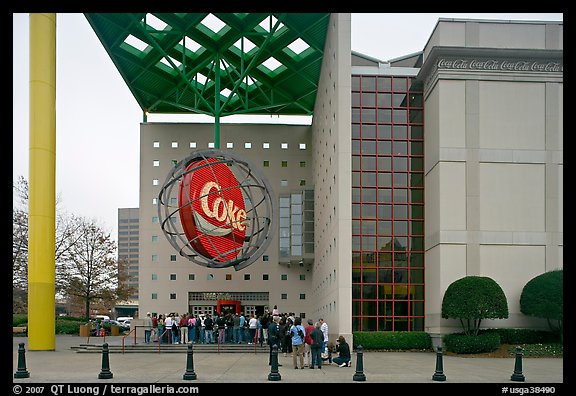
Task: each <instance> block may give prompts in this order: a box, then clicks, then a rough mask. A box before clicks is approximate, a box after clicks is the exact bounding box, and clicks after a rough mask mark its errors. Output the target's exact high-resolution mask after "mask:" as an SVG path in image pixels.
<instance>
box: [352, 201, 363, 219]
mask: <svg viewBox="0 0 576 396" xmlns="http://www.w3.org/2000/svg"><path fill="white" fill-rule="evenodd" d="M352 217H356V218H359V217H361V216H360V204H352Z"/></svg>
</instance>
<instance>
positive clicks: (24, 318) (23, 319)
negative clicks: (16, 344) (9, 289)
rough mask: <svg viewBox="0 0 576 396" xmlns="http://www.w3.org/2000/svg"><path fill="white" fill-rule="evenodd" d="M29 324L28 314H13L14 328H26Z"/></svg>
mask: <svg viewBox="0 0 576 396" xmlns="http://www.w3.org/2000/svg"><path fill="white" fill-rule="evenodd" d="M27 324H28V315H26V314H13V315H12V327H19V326H26V325H27Z"/></svg>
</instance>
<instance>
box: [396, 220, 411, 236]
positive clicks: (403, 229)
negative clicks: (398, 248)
mask: <svg viewBox="0 0 576 396" xmlns="http://www.w3.org/2000/svg"><path fill="white" fill-rule="evenodd" d="M408 223H409V222H408V221H395V222H394V234H395V235H407V234H408Z"/></svg>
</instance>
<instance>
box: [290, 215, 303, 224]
mask: <svg viewBox="0 0 576 396" xmlns="http://www.w3.org/2000/svg"><path fill="white" fill-rule="evenodd" d="M290 223H291V224H302V215H297V214H293V215H292V217H291V218H290Z"/></svg>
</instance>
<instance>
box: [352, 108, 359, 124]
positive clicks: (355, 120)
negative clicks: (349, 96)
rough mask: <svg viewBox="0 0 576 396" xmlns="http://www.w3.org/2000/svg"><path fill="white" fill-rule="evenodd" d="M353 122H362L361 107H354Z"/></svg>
mask: <svg viewBox="0 0 576 396" xmlns="http://www.w3.org/2000/svg"><path fill="white" fill-rule="evenodd" d="M352 122H360V108H358V107H353V108H352Z"/></svg>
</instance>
